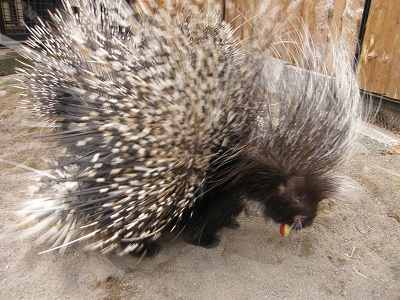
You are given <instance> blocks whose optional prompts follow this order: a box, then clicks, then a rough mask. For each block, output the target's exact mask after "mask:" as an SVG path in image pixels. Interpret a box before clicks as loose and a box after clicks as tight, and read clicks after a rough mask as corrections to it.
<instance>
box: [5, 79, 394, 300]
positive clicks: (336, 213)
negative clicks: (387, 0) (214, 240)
mask: <svg viewBox="0 0 400 300" xmlns="http://www.w3.org/2000/svg"><path fill="white" fill-rule="evenodd" d="M11 82H12V81H11V80H10V78H3V79H1V78H0V128H1V129H0V130H1V135H0V138H1V139H2V141H1V143H0V149H1V151H0V159H2V160H3V163H1V162H0V172H1V173H0V174H1V176H0V197H1V202H0V210H1V214H0V231H1V233H0V236H1V239H0V286H1V287H2V288H1V289H0V299H385V300H386V299H393V300H399V299H400V154H399V152H400V149H399V148H396V145H399V144H400V137H399V136H396V135H393V134H391V133H390V132H387V131H385V130H382V129H379V128H375V127H372V126H366V127H365V128H364V129H363V137H362V139H361V141H360V144H359V147H358V151H357V154H356V155H355V156H354V157H353V158H352V160H351V161H350V163H349V166H347V167H346V168H344V170H343V172H344V174H346V175H349V176H350V177H351V178H352V179H353V180H354V181H356V182H357V183H358V184H359V185H360V187H361V190H360V191H357V190H354V191H353V192H351V193H350V194H348V197H347V199H344V200H342V201H333V200H326V201H324V202H323V203H322V205H321V212H320V214H319V217H318V218H317V220H316V224H315V225H314V226H313V227H312V228H309V229H305V230H304V231H302V232H301V233H299V234H293V235H291V236H290V237H289V238H286V239H283V238H281V237H280V236H279V232H278V228H277V226H276V225H274V224H271V223H266V222H265V221H264V220H263V219H262V218H260V217H258V216H251V217H246V216H242V217H241V218H240V223H241V228H240V229H238V230H229V229H225V230H223V232H222V242H221V244H220V245H219V246H218V247H217V248H215V249H211V250H206V249H202V248H198V247H194V246H191V245H187V244H184V243H182V242H179V241H177V242H175V243H173V244H169V245H167V246H166V247H165V248H164V249H163V251H162V252H161V253H160V255H158V256H157V257H155V258H154V259H144V260H143V261H141V263H139V264H138V261H137V260H136V259H134V258H132V257H116V256H101V255H99V254H95V253H86V252H84V251H83V250H82V249H80V248H79V247H75V248H73V249H71V250H70V251H68V252H67V253H66V254H65V255H64V256H61V255H59V254H57V253H51V254H46V255H41V256H39V255H37V252H38V251H39V250H40V249H39V248H37V247H35V245H33V244H32V243H30V242H29V241H23V240H20V239H17V240H16V241H15V240H14V239H13V235H12V234H9V233H6V232H7V231H8V229H9V228H10V227H11V226H12V225H14V224H15V223H16V222H17V218H16V217H15V216H14V214H13V209H15V208H16V207H17V206H18V204H19V203H21V199H22V198H23V196H24V194H26V193H29V189H30V187H32V186H33V185H34V184H35V183H34V181H33V178H32V175H31V173H29V172H25V171H23V170H22V171H21V170H19V169H17V168H14V167H13V166H10V165H7V164H5V163H4V160H7V161H14V162H18V163H22V164H24V165H27V166H31V167H34V168H45V165H46V161H45V160H44V158H45V157H46V156H47V154H50V153H48V152H45V151H49V150H44V149H45V148H43V147H42V146H41V145H40V144H39V143H38V142H37V141H35V140H32V138H29V137H28V136H31V135H32V133H35V130H34V129H32V128H30V126H29V122H26V121H22V120H23V119H25V117H26V116H24V115H23V114H21V113H20V112H17V111H16V110H15V99H16V96H15V90H14V89H12V88H11V87H10V83H11Z"/></svg>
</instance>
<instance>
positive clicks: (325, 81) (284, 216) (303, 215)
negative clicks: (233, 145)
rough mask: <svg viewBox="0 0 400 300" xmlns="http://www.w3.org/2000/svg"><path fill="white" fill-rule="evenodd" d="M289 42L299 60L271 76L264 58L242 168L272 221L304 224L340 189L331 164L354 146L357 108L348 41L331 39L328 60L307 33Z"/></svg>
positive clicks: (247, 190) (358, 117) (247, 186)
mask: <svg viewBox="0 0 400 300" xmlns="http://www.w3.org/2000/svg"><path fill="white" fill-rule="evenodd" d="M299 36H300V35H299ZM293 45H294V44H293ZM293 47H297V48H298V49H297V50H296V51H294V53H297V54H298V56H299V58H298V61H297V65H298V67H297V66H286V67H284V68H283V69H281V70H283V71H281V72H280V74H279V76H276V73H275V72H273V71H272V70H271V69H272V65H273V63H275V62H276V61H272V60H271V61H267V62H266V63H265V69H266V70H267V72H265V73H266V75H265V76H266V77H265V82H263V83H262V87H264V91H263V92H262V95H263V96H262V97H261V98H260V99H262V103H261V104H260V109H259V112H258V116H257V119H256V120H255V124H254V126H253V129H252V136H251V140H252V142H251V143H249V147H248V149H246V152H245V154H244V157H245V158H244V160H243V166H244V167H240V168H242V169H243V171H241V173H242V174H244V175H243V177H242V179H243V180H244V181H243V182H244V184H243V188H244V193H245V194H247V197H248V198H249V199H252V200H256V201H257V202H259V203H261V204H262V205H263V209H264V214H265V215H266V216H268V217H270V218H272V219H273V220H274V221H275V222H277V223H280V224H287V225H290V226H291V227H292V228H295V229H301V228H303V227H305V226H309V225H311V224H312V223H313V220H314V218H315V217H316V215H317V211H318V204H319V203H320V202H321V201H322V200H324V199H326V198H338V197H342V196H343V194H342V191H343V186H342V183H343V181H342V180H341V179H340V177H339V176H337V175H336V171H337V169H338V166H340V165H342V163H343V162H345V160H347V159H348V158H349V157H350V155H351V153H352V150H353V149H354V145H355V144H356V142H355V141H356V136H357V131H358V130H357V128H358V125H359V124H360V123H361V122H360V121H361V118H362V110H361V101H360V96H359V89H358V84H357V81H356V78H355V76H354V72H353V70H352V60H351V59H349V58H350V56H348V53H349V51H348V48H347V46H346V43H345V42H342V41H337V42H335V43H332V45H329V48H328V50H329V51H330V53H331V58H332V61H331V63H330V64H329V65H326V63H325V62H324V61H322V60H321V58H320V57H321V56H320V55H318V54H317V52H316V51H317V50H316V47H315V46H314V45H313V44H312V41H311V39H310V38H309V36H307V33H305V34H304V35H301V39H300V41H299V42H298V44H297V45H294V46H293ZM268 76H269V77H268ZM277 77H279V78H277Z"/></svg>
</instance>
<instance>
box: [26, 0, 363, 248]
mask: <svg viewBox="0 0 400 300" xmlns="http://www.w3.org/2000/svg"><path fill="white" fill-rule="evenodd" d="M113 3H114V2H111V1H96V3H95V2H94V1H82V2H81V3H80V11H79V15H78V16H76V15H73V10H72V8H71V7H70V4H69V2H68V1H67V2H66V12H63V13H57V14H56V15H54V16H53V22H52V26H46V25H45V24H42V25H41V26H38V27H35V28H33V29H32V34H33V37H32V38H31V40H30V42H29V46H30V48H29V49H28V48H27V49H25V57H26V58H28V59H29V60H31V63H32V65H33V67H32V68H31V67H27V68H25V70H21V73H23V75H24V76H23V79H22V83H23V85H24V86H26V87H27V88H28V90H29V92H30V94H31V97H32V98H28V99H27V101H25V102H26V104H25V105H26V106H29V107H34V110H35V111H37V112H38V113H39V115H40V116H42V117H43V118H48V119H49V120H50V122H52V123H54V124H55V125H57V126H56V127H58V128H56V133H55V134H54V138H55V139H56V140H57V141H58V143H59V144H60V145H63V146H65V147H67V149H68V152H67V153H68V154H69V157H68V158H70V157H72V158H73V159H72V161H70V162H68V164H67V167H66V168H65V169H63V171H64V170H65V173H66V175H65V177H64V178H59V179H58V180H50V183H49V184H48V185H49V186H50V187H52V188H53V189H56V190H58V191H61V192H57V193H58V194H56V195H52V196H51V197H48V198H41V199H38V200H33V201H32V202H31V203H30V204H29V205H26V207H24V209H23V213H25V215H27V219H26V221H25V222H24V224H23V225H27V224H30V223H31V222H38V224H37V225H35V226H34V227H33V228H32V229H31V232H33V233H34V234H37V235H38V238H39V241H40V242H41V243H42V242H47V243H50V245H51V247H50V250H54V249H64V248H65V247H66V246H67V245H69V244H72V243H75V242H77V241H81V240H88V241H89V244H88V248H89V249H93V250H96V249H98V250H101V251H102V252H104V253H107V252H110V251H113V250H115V249H120V253H121V254H125V253H128V252H135V251H140V250H141V249H143V248H149V245H151V243H153V241H155V240H157V239H158V238H159V237H160V236H161V235H162V233H164V232H165V231H173V230H174V228H175V227H177V228H179V227H185V229H186V232H187V236H188V239H189V240H190V241H191V242H192V243H195V244H200V245H202V246H212V245H215V244H217V242H218V238H217V236H216V232H217V231H218V229H220V228H221V227H222V226H224V225H232V224H234V218H235V217H236V216H237V215H238V214H239V213H240V211H241V210H242V208H243V201H244V199H250V200H255V201H258V202H259V203H261V204H262V205H263V207H264V212H265V215H266V216H267V217H272V219H273V220H274V221H276V222H278V223H285V224H290V225H293V226H294V227H296V228H302V227H304V226H307V225H310V224H311V223H312V221H313V219H314V218H315V216H316V213H317V207H318V203H319V202H320V201H321V200H322V199H324V198H326V197H333V196H335V193H336V192H337V191H339V190H340V185H339V184H340V182H339V181H338V180H337V177H336V176H335V175H334V173H333V171H334V170H335V168H336V167H337V166H338V165H340V163H341V162H342V161H343V160H344V158H346V157H348V153H349V151H350V150H351V143H352V142H353V140H354V138H355V133H356V127H357V125H358V123H359V120H360V104H359V95H358V89H357V84H356V81H355V79H354V75H353V72H352V70H351V65H350V64H349V65H346V64H345V61H346V60H345V59H346V57H345V50H344V48H343V47H342V46H339V47H336V48H334V50H335V51H336V52H334V55H333V58H334V59H333V64H332V65H333V66H332V70H331V71H332V73H333V77H329V78H328V77H324V76H322V77H321V76H317V75H315V73H309V72H308V73H294V74H297V75H294V77H295V78H294V81H296V80H297V81H298V82H297V84H296V85H291V84H290V82H288V81H286V80H285V79H282V80H280V81H279V82H277V83H275V86H274V88H275V92H274V91H272V90H273V87H272V86H271V85H270V84H268V82H265V83H264V82H263V80H262V79H263V76H262V74H261V72H260V68H261V67H263V63H262V61H260V59H256V58H255V57H259V56H258V52H257V51H255V52H253V53H252V55H250V54H249V53H248V51H244V50H243V49H242V48H241V47H240V44H239V42H238V41H237V40H236V39H235V38H234V36H233V32H232V30H231V29H230V27H229V26H228V25H227V24H225V23H223V22H221V21H220V20H219V18H218V16H217V15H206V14H201V13H199V12H198V11H195V10H194V9H193V8H191V9H189V10H188V11H181V12H179V13H178V14H177V15H176V16H173V17H172V16H171V15H170V14H169V11H167V10H166V11H164V10H162V9H160V10H158V11H157V12H156V13H154V14H152V15H151V17H148V16H147V15H146V14H132V10H130V8H128V7H127V6H125V5H123V3H122V2H116V3H114V4H113ZM194 12H196V13H194ZM310 45H311V44H309V41H308V39H303V40H301V41H300V43H299V49H298V50H299V51H298V53H301V55H302V56H303V57H302V60H301V63H300V66H302V67H304V68H306V69H312V70H315V71H320V72H321V73H322V74H323V75H324V74H325V75H326V73H327V71H326V69H325V67H324V65H323V64H321V63H320V61H319V60H318V58H317V56H316V55H315V53H314V52H313V48H312V47H309V46H310ZM300 48H301V49H300ZM267 67H268V65H267ZM260 87H262V88H260ZM58 171H59V173H60V170H58ZM150 242H151V243H150ZM121 245H122V247H121Z"/></svg>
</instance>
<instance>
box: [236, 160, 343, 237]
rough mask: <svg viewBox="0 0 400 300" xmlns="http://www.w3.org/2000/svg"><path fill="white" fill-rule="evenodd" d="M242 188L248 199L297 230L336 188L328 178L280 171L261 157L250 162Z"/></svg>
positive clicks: (282, 222)
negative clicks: (265, 162)
mask: <svg viewBox="0 0 400 300" xmlns="http://www.w3.org/2000/svg"><path fill="white" fill-rule="evenodd" d="M242 189H243V193H244V194H245V195H246V197H247V198H248V199H249V200H253V201H257V202H259V203H261V204H262V206H263V208H264V215H265V217H266V218H271V219H272V220H273V221H274V222H276V223H279V224H288V225H293V226H294V228H295V229H298V230H299V229H302V228H304V227H307V226H309V225H311V224H312V223H313V221H314V218H315V217H316V215H317V209H318V204H319V202H320V201H321V200H323V199H326V198H328V197H330V196H331V195H332V194H333V193H334V192H335V186H334V181H332V180H329V178H325V177H322V176H319V175H296V174H293V175H287V174H281V173H280V172H279V171H277V170H276V169H275V168H271V167H269V166H267V165H265V164H263V163H262V162H260V161H258V162H256V161H253V162H252V163H250V164H249V165H248V169H247V172H246V178H243V187H242Z"/></svg>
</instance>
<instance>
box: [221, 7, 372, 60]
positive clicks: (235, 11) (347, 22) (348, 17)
mask: <svg viewBox="0 0 400 300" xmlns="http://www.w3.org/2000/svg"><path fill="white" fill-rule="evenodd" d="M225 3H226V9H225V15H226V20H227V21H229V22H231V23H232V24H233V26H234V27H235V28H240V31H239V32H238V36H240V37H242V38H246V37H250V36H252V35H253V38H257V34H259V33H260V28H262V29H263V32H264V37H265V36H268V33H270V34H271V33H273V32H276V29H277V28H275V27H276V25H277V24H282V23H283V22H285V21H287V22H288V23H290V24H291V25H292V26H293V28H296V26H298V25H296V24H298V23H297V22H298V21H299V20H301V22H304V23H305V25H307V26H308V28H309V30H310V32H311V34H312V37H313V40H314V41H315V43H316V46H317V47H320V48H321V51H322V52H323V53H324V52H326V53H328V52H327V49H326V48H325V47H326V46H327V45H328V44H329V42H330V41H331V40H332V39H334V38H336V37H338V36H343V37H344V38H345V39H346V40H347V41H348V43H349V45H350V50H349V51H351V54H352V55H353V54H354V53H355V49H356V45H357V39H358V28H359V26H360V22H361V17H362V11H363V7H364V0H336V1H331V0H225ZM260 20H261V23H260ZM243 22H246V23H245V24H244V25H243V26H240V24H243ZM257 22H259V23H257ZM254 34H255V35H256V36H255V37H254ZM327 59H329V58H327Z"/></svg>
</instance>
